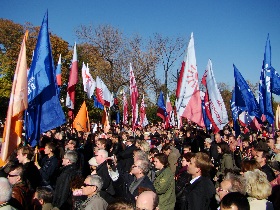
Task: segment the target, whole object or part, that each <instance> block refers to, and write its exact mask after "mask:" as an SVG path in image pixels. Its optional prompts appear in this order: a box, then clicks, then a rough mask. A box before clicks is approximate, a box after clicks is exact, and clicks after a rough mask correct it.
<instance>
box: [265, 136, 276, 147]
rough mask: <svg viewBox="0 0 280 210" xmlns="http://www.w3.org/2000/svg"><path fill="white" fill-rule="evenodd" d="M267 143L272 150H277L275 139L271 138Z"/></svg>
mask: <svg viewBox="0 0 280 210" xmlns="http://www.w3.org/2000/svg"><path fill="white" fill-rule="evenodd" d="M266 143H267V146H268V147H269V148H270V149H274V148H275V139H273V138H269V139H268V140H267V142H266Z"/></svg>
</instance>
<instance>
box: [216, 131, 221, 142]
mask: <svg viewBox="0 0 280 210" xmlns="http://www.w3.org/2000/svg"><path fill="white" fill-rule="evenodd" d="M215 141H216V142H217V143H220V142H221V141H222V138H221V135H220V134H219V133H216V134H215Z"/></svg>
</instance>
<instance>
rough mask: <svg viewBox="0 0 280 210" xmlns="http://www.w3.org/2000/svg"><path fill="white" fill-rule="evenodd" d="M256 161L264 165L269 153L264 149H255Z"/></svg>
mask: <svg viewBox="0 0 280 210" xmlns="http://www.w3.org/2000/svg"><path fill="white" fill-rule="evenodd" d="M255 159H256V161H257V162H258V163H259V164H260V166H261V167H262V166H264V165H265V164H266V162H267V161H268V160H269V154H268V152H267V151H265V150H259V149H258V150H257V151H256V156H255Z"/></svg>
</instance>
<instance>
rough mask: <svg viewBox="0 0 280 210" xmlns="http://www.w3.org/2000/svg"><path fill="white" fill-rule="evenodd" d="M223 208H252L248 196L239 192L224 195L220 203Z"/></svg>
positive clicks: (232, 209) (235, 209)
mask: <svg viewBox="0 0 280 210" xmlns="http://www.w3.org/2000/svg"><path fill="white" fill-rule="evenodd" d="M220 209H221V210H250V204H249V201H248V199H247V197H246V196H245V195H244V194H241V193H239V192H231V193H228V194H227V195H225V196H224V198H223V199H222V201H221V204H220Z"/></svg>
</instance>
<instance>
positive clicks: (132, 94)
mask: <svg viewBox="0 0 280 210" xmlns="http://www.w3.org/2000/svg"><path fill="white" fill-rule="evenodd" d="M129 68H130V99H131V106H132V130H133V131H134V130H135V125H136V120H137V107H136V104H137V100H138V97H139V94H138V89H137V85H136V80H135V76H134V73H133V69H132V65H131V63H130V65H129Z"/></svg>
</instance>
